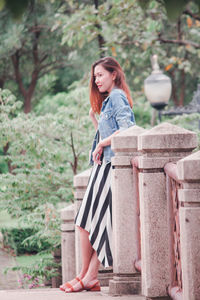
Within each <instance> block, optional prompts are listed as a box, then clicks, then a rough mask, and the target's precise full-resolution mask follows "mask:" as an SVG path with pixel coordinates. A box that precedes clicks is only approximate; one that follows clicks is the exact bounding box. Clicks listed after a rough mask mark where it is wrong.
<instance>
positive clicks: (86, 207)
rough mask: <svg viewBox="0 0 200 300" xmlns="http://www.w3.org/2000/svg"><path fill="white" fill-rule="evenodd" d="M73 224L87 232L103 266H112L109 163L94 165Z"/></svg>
mask: <svg viewBox="0 0 200 300" xmlns="http://www.w3.org/2000/svg"><path fill="white" fill-rule="evenodd" d="M75 224H76V225H78V226H80V227H82V228H84V229H85V230H87V231H88V232H89V240H90V242H91V245H92V247H93V249H94V250H96V251H97V255H98V259H99V261H100V262H101V263H102V264H103V266H104V267H109V266H112V262H113V260H112V192H111V163H107V164H106V163H105V162H104V160H103V162H102V164H101V165H97V164H94V166H93V169H92V173H91V175H90V179H89V182H88V186H87V189H86V192H85V195H84V198H83V201H82V204H81V206H80V209H79V211H78V214H77V216H76V219H75Z"/></svg>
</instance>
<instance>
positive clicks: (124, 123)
mask: <svg viewBox="0 0 200 300" xmlns="http://www.w3.org/2000/svg"><path fill="white" fill-rule="evenodd" d="M133 125H135V118H134V114H133V111H132V109H131V107H130V105H129V102H128V99H127V97H126V95H125V93H124V91H123V90H121V89H118V88H113V89H112V91H111V93H110V95H109V96H108V97H107V98H106V99H105V100H104V101H103V104H102V108H101V113H100V116H99V122H98V130H97V132H96V135H95V138H94V141H93V146H92V151H91V157H90V163H91V164H93V159H92V152H93V151H94V150H95V148H96V145H97V144H98V142H99V138H100V137H101V139H105V138H107V137H108V136H110V135H111V134H113V133H114V132H115V131H117V130H120V131H121V130H124V129H127V128H129V127H131V126H133ZM103 156H104V159H105V161H106V163H109V162H110V161H111V157H112V156H114V153H113V151H112V150H111V146H110V145H109V146H106V147H104V149H103Z"/></svg>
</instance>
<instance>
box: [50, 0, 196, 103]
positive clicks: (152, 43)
mask: <svg viewBox="0 0 200 300" xmlns="http://www.w3.org/2000/svg"><path fill="white" fill-rule="evenodd" d="M63 5H65V4H63ZM197 13H198V7H197V6H196V5H195V4H194V3H192V2H191V3H190V4H189V5H188V6H187V10H185V11H184V13H183V14H182V15H181V17H180V18H179V19H178V20H177V22H175V23H171V22H169V21H168V19H167V17H166V13H165V9H164V6H163V5H162V3H160V1H150V2H149V6H148V7H147V8H146V10H142V9H141V7H140V6H139V5H138V1H132V0H125V1H122V0H119V1H107V2H104V3H102V4H101V5H99V6H98V15H97V14H96V9H95V6H94V5H93V3H92V2H91V3H90V4H86V5H84V4H82V5H81V6H80V7H79V6H76V9H75V10H74V13H73V14H72V15H71V16H66V15H65V14H63V13H62V11H59V13H58V14H57V20H56V23H57V24H58V25H57V27H54V28H55V29H56V28H60V27H62V30H63V39H62V42H63V43H66V44H67V45H68V46H70V45H72V44H73V45H77V47H79V48H81V47H83V46H84V45H85V44H91V43H92V42H94V41H95V40H96V39H97V36H98V34H102V35H103V37H104V41H105V43H104V51H105V54H106V55H112V56H114V57H116V58H117V59H118V60H119V61H120V63H121V64H122V66H123V68H124V69H125V71H126V74H128V81H129V84H130V85H131V86H132V85H133V89H134V90H136V91H142V88H143V82H144V79H145V78H146V77H147V76H148V75H149V73H150V72H151V68H150V56H151V55H152V54H155V53H157V54H158V56H159V62H160V64H161V68H162V69H164V70H165V71H166V72H168V73H169V75H170V76H171V78H172V81H173V93H172V99H173V102H174V104H175V105H184V104H185V103H187V102H188V101H189V100H191V94H192V92H193V91H194V89H196V85H197V81H198V75H197V74H198V66H197V64H196V59H197V57H198V56H199V55H200V52H199V50H200V39H199V33H198V31H199V20H198V15H197ZM144 20H145V22H144ZM95 24H98V28H97V27H96V26H95ZM77 32H78V34H77Z"/></svg>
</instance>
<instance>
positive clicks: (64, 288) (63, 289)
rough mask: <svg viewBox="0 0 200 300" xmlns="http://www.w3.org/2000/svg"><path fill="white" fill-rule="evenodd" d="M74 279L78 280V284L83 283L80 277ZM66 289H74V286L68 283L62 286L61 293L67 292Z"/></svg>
mask: <svg viewBox="0 0 200 300" xmlns="http://www.w3.org/2000/svg"><path fill="white" fill-rule="evenodd" d="M74 279H76V281H78V282H80V281H81V280H80V278H78V277H75V278H74ZM66 288H69V289H71V288H73V286H72V285H71V283H69V282H66V283H64V284H62V285H60V290H61V291H63V292H65V290H66Z"/></svg>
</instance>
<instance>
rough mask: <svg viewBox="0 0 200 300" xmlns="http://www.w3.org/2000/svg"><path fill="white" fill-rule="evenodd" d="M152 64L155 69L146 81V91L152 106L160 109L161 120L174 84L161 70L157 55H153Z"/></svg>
mask: <svg viewBox="0 0 200 300" xmlns="http://www.w3.org/2000/svg"><path fill="white" fill-rule="evenodd" d="M151 64H152V69H153V71H152V73H151V75H150V76H148V77H147V78H146V79H145V81H144V93H145V96H146V98H147V100H148V101H149V102H150V104H151V106H152V107H153V108H155V109H156V110H158V116H159V121H160V122H161V110H162V109H163V108H164V107H165V106H166V105H167V104H168V101H169V98H170V96H171V91H172V84H171V79H170V78H169V77H168V76H166V75H164V74H163V72H162V71H161V70H160V68H159V65H158V57H157V55H153V56H152V58H151Z"/></svg>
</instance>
